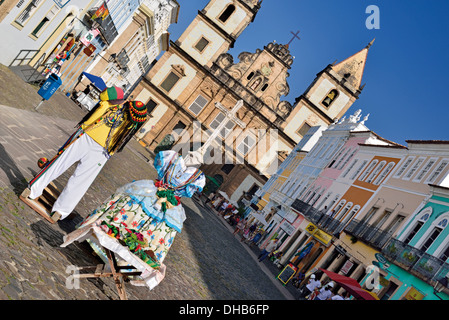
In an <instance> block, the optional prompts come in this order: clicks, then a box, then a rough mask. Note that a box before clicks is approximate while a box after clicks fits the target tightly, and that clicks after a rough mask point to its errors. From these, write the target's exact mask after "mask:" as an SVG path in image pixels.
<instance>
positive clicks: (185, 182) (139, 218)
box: [61, 151, 205, 289]
mask: <svg viewBox="0 0 449 320" xmlns="http://www.w3.org/2000/svg"><path fill="white" fill-rule="evenodd" d="M154 166H155V168H156V170H157V172H158V179H157V180H156V181H155V182H153V181H152V180H139V181H135V182H132V183H129V184H126V185H124V186H122V187H120V188H119V189H117V191H116V192H115V193H114V194H113V195H112V196H111V197H110V199H108V200H107V201H105V202H104V203H103V204H102V205H100V206H99V207H98V208H97V209H95V210H94V212H92V214H91V215H90V216H88V217H87V218H85V219H84V221H83V222H82V223H81V224H80V226H79V227H78V229H77V230H75V231H73V232H72V233H70V234H68V235H67V236H65V237H64V243H63V244H62V245H61V246H62V247H65V246H67V245H68V244H70V243H72V242H73V241H79V242H81V241H83V240H86V239H87V240H88V242H89V243H90V244H91V246H92V247H93V248H94V250H95V251H96V252H97V253H98V254H99V255H100V256H105V253H104V252H103V250H102V247H104V248H107V249H108V250H110V251H113V252H114V253H115V254H116V255H118V256H119V258H120V259H122V260H121V263H122V264H124V265H132V266H134V267H135V268H136V269H137V270H139V271H141V272H142V275H141V278H142V279H143V283H145V284H146V285H147V286H148V287H149V288H150V289H152V288H154V286H156V285H157V284H158V283H159V282H160V281H161V280H162V279H163V277H164V273H165V265H164V264H163V260H164V259H165V257H166V254H167V252H168V250H169V249H170V247H171V245H172V244H173V240H174V238H175V236H176V234H177V233H178V232H181V230H182V226H183V222H184V220H185V219H186V216H185V213H184V208H183V207H182V205H181V204H180V198H181V197H191V196H192V195H193V194H194V193H195V192H196V191H201V190H202V189H203V187H204V184H205V176H204V174H203V173H202V172H201V171H200V170H199V169H196V168H190V167H187V168H186V166H185V164H184V160H183V159H182V157H181V156H180V155H178V153H176V152H175V151H161V152H159V153H158V154H157V156H156V158H155V160H154Z"/></svg>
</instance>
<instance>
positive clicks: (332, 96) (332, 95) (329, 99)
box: [321, 89, 338, 107]
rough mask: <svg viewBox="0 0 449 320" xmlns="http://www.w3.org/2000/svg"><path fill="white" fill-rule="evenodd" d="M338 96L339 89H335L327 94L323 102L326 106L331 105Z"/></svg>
mask: <svg viewBox="0 0 449 320" xmlns="http://www.w3.org/2000/svg"><path fill="white" fill-rule="evenodd" d="M337 97H338V91H337V90H335V89H333V90H331V91H330V92H329V93H328V94H327V96H326V97H325V98H324V100H323V101H322V102H321V103H322V104H323V105H324V106H326V107H329V106H330V105H331V104H332V102H334V101H335V99H337Z"/></svg>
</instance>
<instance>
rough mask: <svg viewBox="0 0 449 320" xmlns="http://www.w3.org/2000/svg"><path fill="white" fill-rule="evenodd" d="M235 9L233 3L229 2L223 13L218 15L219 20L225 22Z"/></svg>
mask: <svg viewBox="0 0 449 320" xmlns="http://www.w3.org/2000/svg"><path fill="white" fill-rule="evenodd" d="M234 11H235V6H234V5H233V4H230V5H229V6H228V7H227V8H226V9H225V11H223V13H222V14H221V15H220V17H219V18H218V20H220V21H221V22H223V23H224V22H226V21H227V20H228V19H229V17H230V16H231V14H233V13H234Z"/></svg>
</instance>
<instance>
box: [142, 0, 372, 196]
mask: <svg viewBox="0 0 449 320" xmlns="http://www.w3.org/2000/svg"><path fill="white" fill-rule="evenodd" d="M260 8H261V1H257V0H233V1H231V0H228V1H216V0H212V1H210V2H209V3H208V4H207V5H206V7H205V8H204V9H203V10H201V11H199V12H198V15H197V16H196V18H195V19H194V20H193V22H192V23H191V24H190V25H189V27H188V28H187V29H186V30H185V32H184V33H183V34H182V35H181V36H180V38H179V39H178V40H176V41H175V42H171V43H170V48H169V50H168V51H167V52H166V53H165V54H164V55H163V56H162V57H161V58H160V60H159V61H158V62H157V63H156V64H155V66H154V67H153V68H152V69H151V70H150V72H149V73H148V75H147V76H146V77H145V78H144V81H142V82H141V83H140V84H139V85H138V86H137V87H136V89H135V90H134V92H133V96H134V97H138V98H139V99H140V100H141V101H144V102H145V103H147V107H148V109H149V110H151V113H152V116H153V117H152V119H150V120H149V121H148V122H147V123H146V125H145V126H144V128H143V129H144V130H143V131H142V133H141V135H140V136H139V138H140V139H141V140H140V141H141V143H142V144H143V145H145V146H146V147H147V148H148V150H150V151H152V152H155V151H158V150H162V149H167V148H174V149H177V151H180V152H181V153H182V154H183V155H185V154H186V153H187V151H189V150H190V149H192V150H195V146H191V144H192V141H191V140H190V141H189V140H188V139H187V140H186V139H185V137H186V136H188V137H192V136H194V133H195V132H198V130H195V128H197V129H200V130H199V131H201V133H202V135H201V142H200V144H199V146H200V145H201V143H204V144H205V145H206V146H205V148H206V147H209V148H208V149H207V150H206V152H205V158H204V159H205V162H204V163H205V164H204V165H203V166H202V169H203V170H204V172H205V173H206V175H207V176H208V177H211V178H213V179H214V181H218V182H219V184H220V189H221V190H223V191H225V192H227V193H228V195H229V196H230V197H231V199H232V200H236V201H238V200H239V199H241V197H242V196H243V195H244V194H245V193H246V194H248V195H252V194H254V193H255V192H256V190H257V189H258V188H260V187H261V186H262V185H263V184H264V183H265V182H266V181H267V179H268V178H269V177H270V176H271V175H272V174H274V173H275V172H276V170H277V169H278V165H279V164H280V162H282V161H283V160H284V159H285V157H286V155H287V154H288V153H289V152H290V151H291V150H292V149H293V148H294V146H295V145H296V144H297V143H298V142H299V141H300V140H301V139H302V137H303V136H304V135H305V134H306V132H307V131H308V129H309V128H310V127H311V126H314V125H329V124H330V123H332V122H333V121H334V119H335V118H337V117H340V116H341V115H342V114H344V113H345V112H346V110H347V109H348V108H349V107H350V106H351V104H352V103H353V102H354V101H355V100H356V99H357V97H358V95H359V94H360V92H361V86H360V81H361V76H362V71H363V67H364V64H365V61H366V54H367V52H368V47H369V46H368V47H367V48H364V49H363V50H361V51H360V52H359V53H357V54H356V55H354V56H352V57H350V58H348V59H347V60H344V61H342V62H341V63H339V64H337V65H330V66H328V67H327V68H326V69H325V70H323V71H322V72H320V73H319V74H318V75H317V78H316V79H315V81H314V82H313V83H312V84H311V86H310V87H309V88H308V89H307V90H306V92H305V93H304V94H303V95H302V96H300V97H298V98H297V99H296V102H295V107H293V106H292V105H291V104H290V103H289V102H288V101H285V100H283V96H286V95H288V94H289V86H288V83H287V78H288V76H289V70H290V68H291V66H292V63H293V57H292V55H291V54H290V50H289V46H288V45H282V44H278V43H275V42H272V43H269V44H267V45H266V46H265V47H264V48H263V49H257V50H256V51H255V52H242V53H240V54H239V55H238V61H234V58H233V57H232V56H231V55H230V54H229V53H227V51H228V50H229V48H231V47H232V46H233V44H234V42H235V41H236V40H237V38H238V36H239V35H240V34H241V33H242V32H243V31H244V29H245V28H246V27H247V26H248V25H249V24H250V22H251V21H253V20H254V18H255V16H256V14H257V12H258V10H259V9H260ZM239 101H241V102H239ZM238 102H239V103H238ZM240 104H241V105H240ZM195 125H196V127H195ZM216 130H218V131H220V132H219V134H218V138H217V139H213V140H214V141H213V142H211V141H208V138H211V137H214V133H215V135H216V133H217V131H216ZM223 139H224V140H225V143H224V144H223V143H222V140H223ZM193 140H195V139H193ZM216 154H220V155H223V157H221V158H220V157H216ZM212 158H213V161H211V160H210V159H212ZM207 159H209V160H210V161H209V162H208V161H207ZM214 185H216V184H214ZM205 189H206V191H212V189H213V186H212V184H208V185H207V188H205Z"/></svg>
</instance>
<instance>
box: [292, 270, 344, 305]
mask: <svg viewBox="0 0 449 320" xmlns="http://www.w3.org/2000/svg"><path fill="white" fill-rule="evenodd" d="M304 278H305V276H304V274H303V273H301V272H299V273H298V275H297V276H296V278H295V281H294V282H293V284H294V285H296V286H297V287H299V290H300V294H301V297H302V298H304V299H307V300H350V299H351V294H350V293H349V292H345V293H344V294H339V293H338V291H339V290H338V289H337V288H335V284H334V282H333V281H329V282H327V283H326V284H323V285H322V284H321V281H320V280H319V279H318V278H317V276H316V275H315V274H311V275H310V277H309V280H308V281H307V283H304V284H303V285H302V286H300V284H301V282H302V281H303V280H304Z"/></svg>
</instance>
